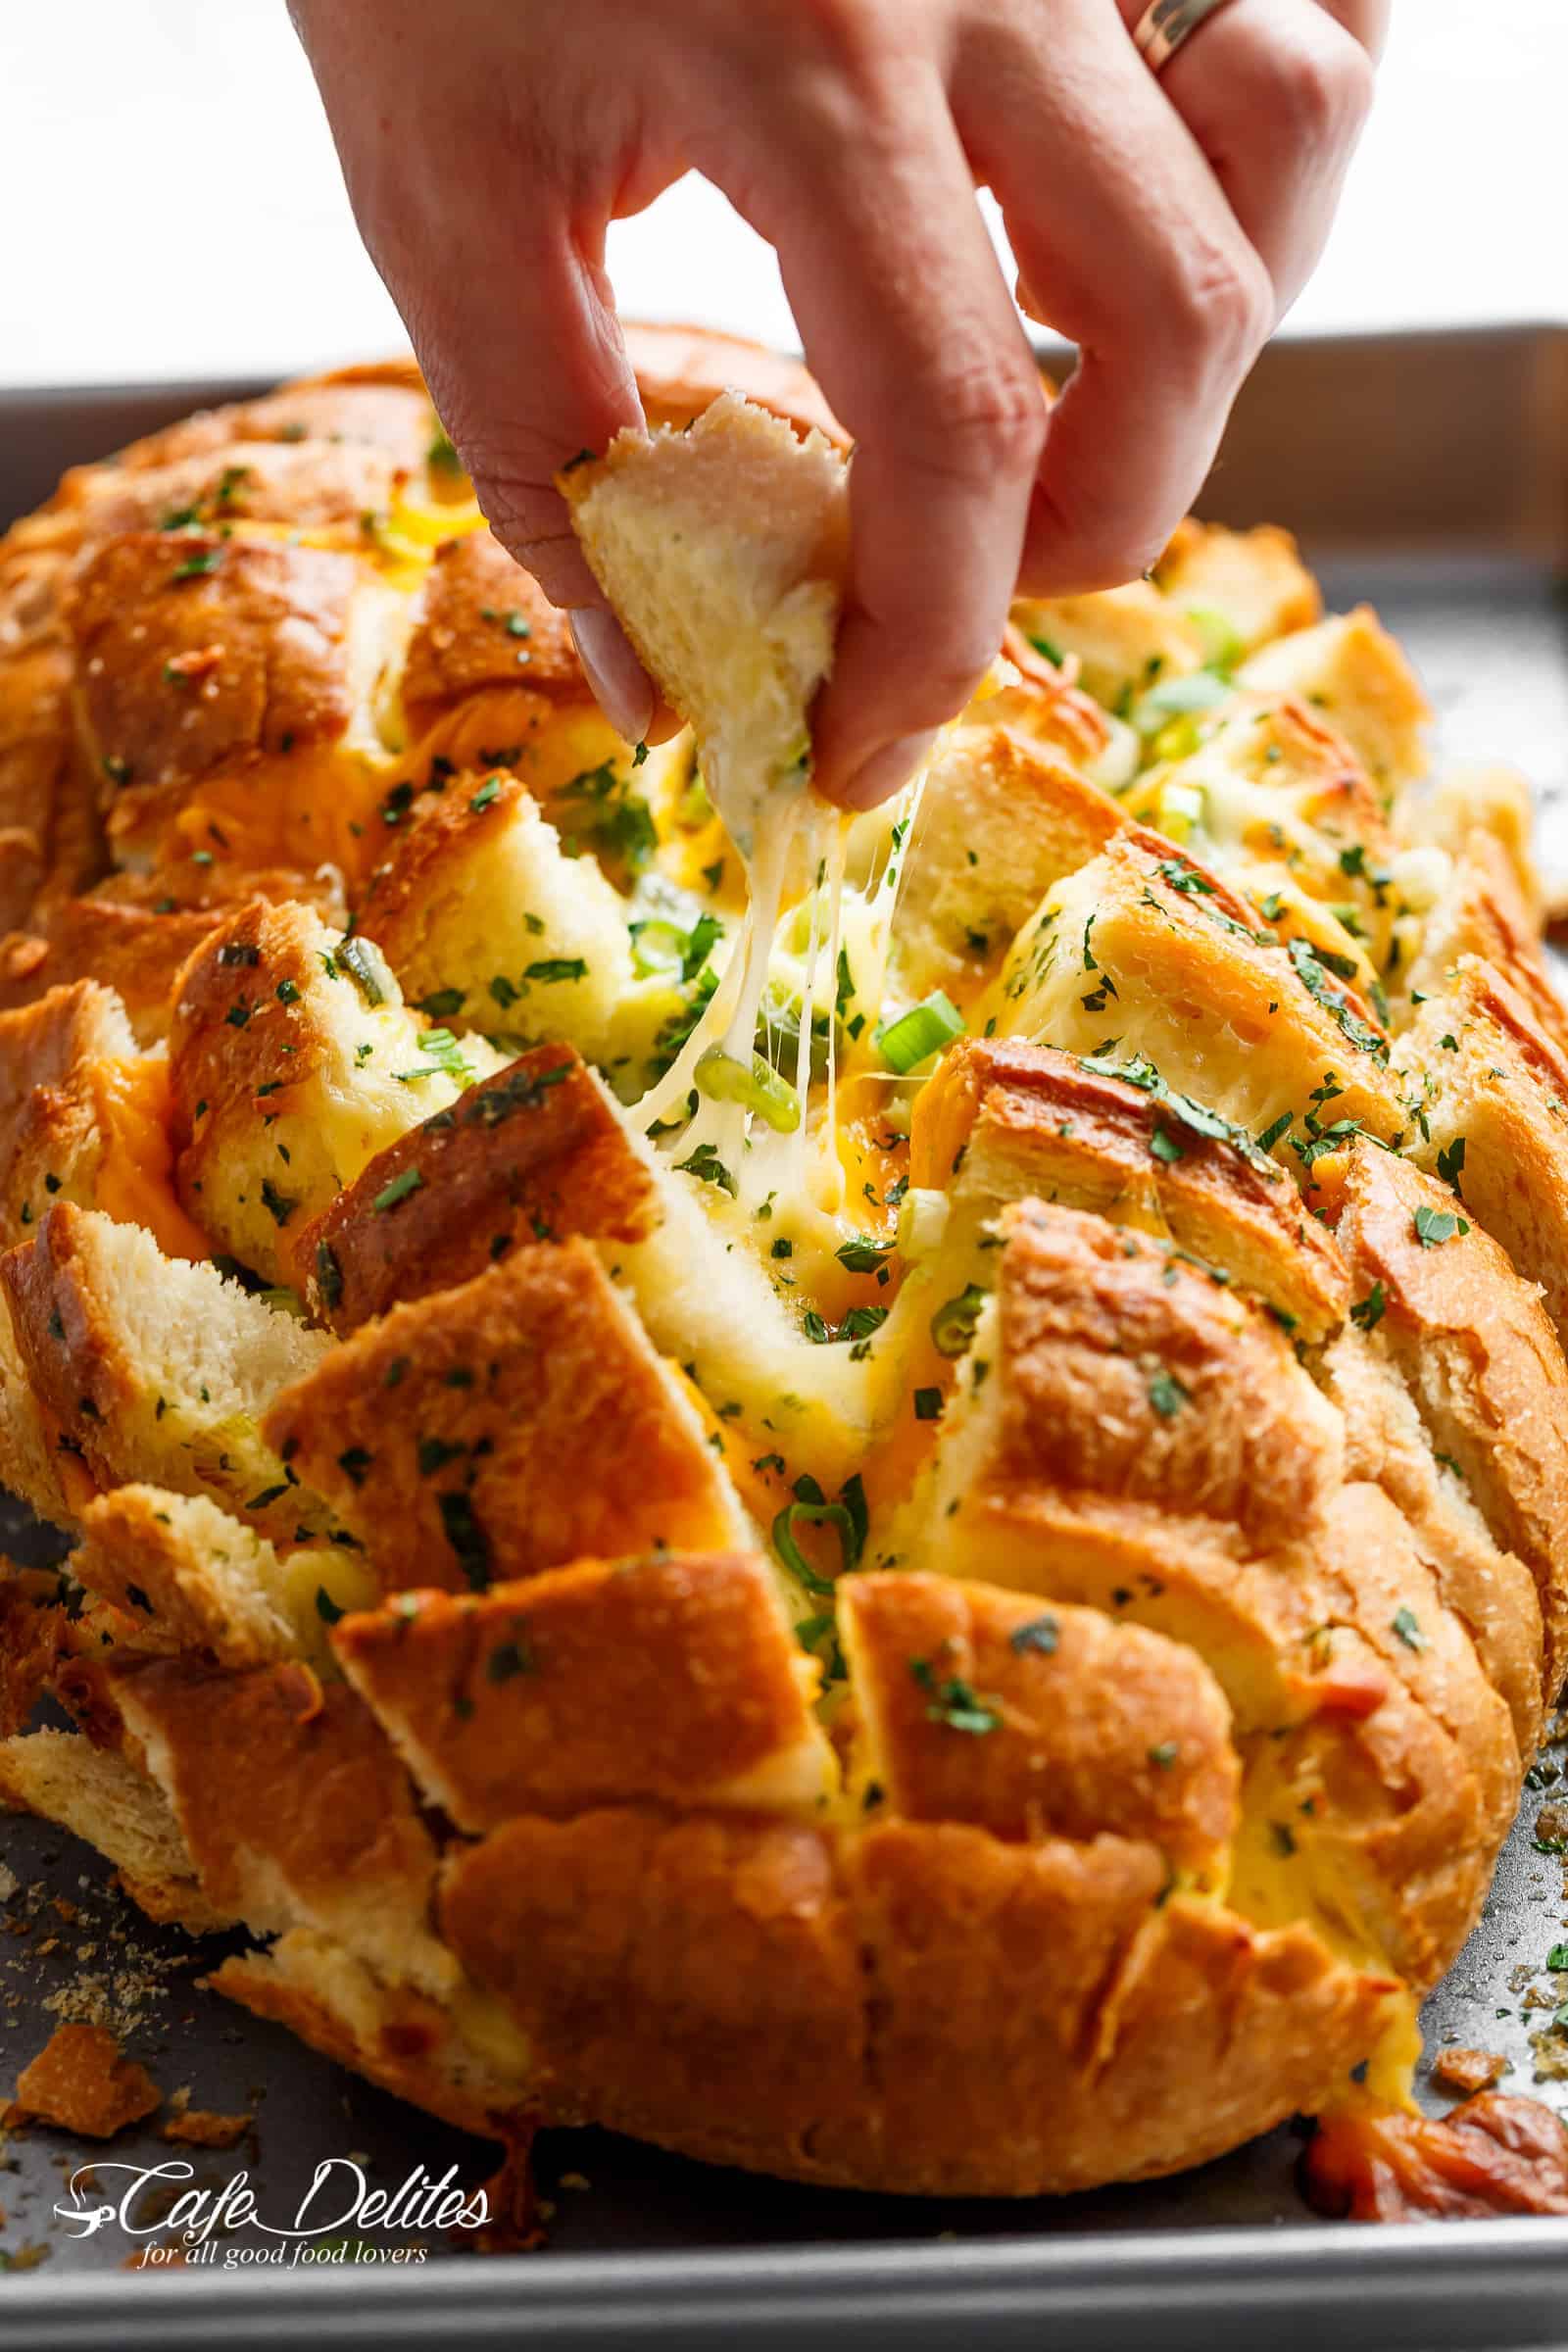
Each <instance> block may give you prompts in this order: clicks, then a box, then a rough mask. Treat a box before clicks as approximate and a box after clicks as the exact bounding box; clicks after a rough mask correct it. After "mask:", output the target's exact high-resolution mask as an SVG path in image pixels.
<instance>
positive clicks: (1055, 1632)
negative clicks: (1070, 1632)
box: [1007, 1611, 1061, 1658]
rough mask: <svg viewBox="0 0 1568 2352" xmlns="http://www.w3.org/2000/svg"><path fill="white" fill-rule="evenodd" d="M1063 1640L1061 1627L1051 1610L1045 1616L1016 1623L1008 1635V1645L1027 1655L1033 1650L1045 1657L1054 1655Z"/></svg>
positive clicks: (1019, 1654) (1020, 1655)
mask: <svg viewBox="0 0 1568 2352" xmlns="http://www.w3.org/2000/svg"><path fill="white" fill-rule="evenodd" d="M1060 1640H1061V1628H1060V1626H1059V1625H1058V1624H1057V1622H1056V1620H1055V1618H1054V1617H1053V1616H1052V1615H1051V1614H1050V1612H1049V1611H1047V1613H1046V1614H1045V1615H1044V1616H1043V1617H1030V1618H1028V1619H1027V1620H1026V1621H1025V1623H1024V1624H1022V1625H1015V1626H1014V1627H1013V1629H1012V1631H1011V1633H1010V1634H1009V1635H1008V1636H1007V1647H1008V1648H1009V1649H1011V1650H1015V1651H1016V1652H1017V1654H1018V1656H1019V1657H1020V1658H1021V1657H1025V1656H1027V1655H1028V1654H1029V1652H1030V1651H1031V1650H1033V1651H1035V1652H1036V1653H1037V1654H1038V1655H1039V1656H1041V1657H1043V1658H1050V1657H1054V1655H1055V1652H1056V1647H1057V1644H1058V1642H1060Z"/></svg>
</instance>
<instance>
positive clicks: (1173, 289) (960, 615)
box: [290, 0, 1387, 808]
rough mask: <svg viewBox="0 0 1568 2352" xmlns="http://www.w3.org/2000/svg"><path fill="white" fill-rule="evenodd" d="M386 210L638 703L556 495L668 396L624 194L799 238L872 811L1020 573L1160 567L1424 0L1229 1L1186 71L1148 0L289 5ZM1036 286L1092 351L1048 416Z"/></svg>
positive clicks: (445, 358)
mask: <svg viewBox="0 0 1568 2352" xmlns="http://www.w3.org/2000/svg"><path fill="white" fill-rule="evenodd" d="M290 5H291V12H292V14H293V17H294V20H295V23H296V25H297V26H298V28H299V31H300V35H301V38H302V39H303V41H304V43H305V46H306V50H307V52H308V54H309V56H310V59H311V63H312V66H313V69H314V71H315V73H316V76H317V80H318V83H319V87H320V91H321V96H322V99H323V102H324V104H325V107H326V112H327V117H328V120H329V122H330V123H331V126H332V131H333V135H334V137H335V139H336V141H337V146H338V152H339V155H340V156H341V158H342V163H343V170H344V175H345V177H346V179H347V182H348V187H349V193H350V197H351V200H352V202H353V205H354V209H355V213H356V216H357V218H358V221H359V224H360V228H361V231H362V233H363V234H364V236H365V240H366V243H367V245H368V248H369V251H370V254H371V256H372V258H373V260H374V261H375V264H376V267H377V268H378V269H379V270H380V271H381V274H382V276H383V277H384V278H385V280H386V283H387V285H388V287H389V288H390V289H391V292H392V295H393V297H394V299H395V301H396V302H397V304H398V307H399V309H400V310H401V312H402V314H403V317H404V319H405V320H406V322H407V324H408V328H409V332H410V335H411V337H412V339H413V341H414V345H415V348H416V350H417V353H418V356H419V359H420V362H421V364H422V366H423V368H424V370H425V374H426V377H427V380H428V382H429V385H430V389H431V393H432V396H433V398H434V400H435V403H436V406H437V408H438V409H439V411H440V413H441V417H442V419H443V421H444V423H445V425H446V428H447V430H448V432H449V433H450V434H451V436H452V438H453V440H454V441H455V442H456V443H457V446H458V448H459V450H460V451H461V452H462V455H463V457H464V461H465V463H466V466H467V467H468V470H469V472H470V473H471V474H472V476H473V481H474V486H475V489H476V492H477V494H478V497H479V500H480V504H481V505H482V507H483V509H484V512H485V514H486V515H487V516H488V518H489V520H490V522H491V524H492V526H493V527H494V529H495V531H496V533H497V535H498V536H499V537H500V538H501V539H502V540H503V541H504V542H505V544H506V545H507V547H508V548H510V550H511V551H512V553H513V554H514V556H515V557H516V558H517V560H518V561H519V562H520V563H522V564H526V565H527V567H528V568H529V570H531V571H532V572H534V573H535V575H536V576H537V578H538V579H539V581H540V583H541V585H542V586H543V588H544V589H545V592H546V594H547V595H548V596H550V597H551V599H552V600H553V601H554V602H555V603H556V604H558V605H562V606H565V607H568V608H571V609H572V611H573V627H574V631H575V633H576V635H577V640H578V646H579V651H580V652H581V653H582V656H583V660H584V666H585V668H586V669H587V671H588V674H589V677H590V680H591V682H592V683H593V685H594V687H595V690H596V692H597V693H598V694H599V696H600V699H601V701H602V702H603V703H604V705H605V708H606V710H607V711H608V712H609V714H610V716H611V718H612V719H613V721H614V723H615V724H616V725H617V726H618V727H619V728H620V729H621V731H622V732H623V733H624V734H626V735H627V737H628V739H632V740H635V739H636V738H637V737H639V736H641V735H643V734H644V733H646V732H647V730H648V728H649V726H650V724H651V722H652V721H653V718H654V711H655V704H654V697H653V694H652V691H651V689H650V687H649V684H648V681H647V679H646V678H645V677H644V676H643V673H642V671H641V668H640V667H639V665H638V663H637V662H636V660H635V658H634V657H633V655H632V653H631V650H630V648H629V647H628V646H627V644H626V642H625V640H624V638H623V637H622V636H621V634H620V631H619V629H618V627H617V626H616V625H615V623H614V621H613V616H612V615H611V614H610V613H608V612H607V611H606V610H605V607H604V598H603V596H602V595H601V593H600V591H599V588H598V586H597V584H596V583H595V581H594V579H593V577H592V575H591V573H590V572H589V570H588V568H587V565H586V564H585V563H584V561H583V558H582V555H581V552H580V550H579V549H578V547H577V544H576V541H575V539H574V538H573V536H572V533H571V529H570V524H569V521H568V519H567V515H566V512H565V509H564V504H563V502H562V500H561V498H560V497H559V495H558V493H557V492H556V490H555V488H554V476H555V473H556V472H557V470H558V468H559V467H560V466H562V465H563V464H564V462H565V461H566V460H567V459H569V458H570V457H572V456H573V455H574V454H575V453H576V452H577V451H578V450H579V449H584V448H588V449H594V450H602V449H603V448H604V447H605V445H606V443H607V442H608V441H609V440H610V439H611V437H612V435H613V433H614V432H615V431H616V430H617V429H618V428H619V427H620V426H622V425H626V424H633V425H635V424H637V423H639V422H640V421H641V416H642V412H641V408H640V406H639V402H638V397H637V389H636V385H635V382H634V380H633V377H632V373H631V369H630V367H629V365H628V363H627V359H626V354H625V351H624V348H623V346H622V342H621V337H620V333H619V329H618V327H617V324H616V321H615V316H614V307H613V295H612V292H611V287H610V283H609V279H608V277H607V275H606V272H605V268H604V254H605V237H606V231H607V228H608V226H609V223H610V221H612V220H614V219H617V218H622V217H624V216H626V215H628V214H632V213H636V212H639V211H641V210H642V209H643V208H644V207H645V206H646V205H648V204H649V203H651V202H652V200H653V199H654V197H655V196H657V195H658V194H659V193H660V192H661V191H662V189H663V188H665V187H667V186H668V185H669V184H670V183H671V182H672V181H674V180H676V179H678V178H679V177H681V175H682V174H683V173H684V172H687V171H689V170H693V169H695V170H697V171H700V172H703V173H705V174H706V176H707V177H708V178H709V179H711V180H712V181H713V182H714V183H715V184H716V185H717V186H718V187H720V188H721V189H723V191H724V192H725V193H726V194H727V195H728V196H729V197H730V199H731V201H732V202H733V203H734V204H735V205H736V207H737V209H738V210H739V211H740V212H741V213H742V215H743V216H744V217H745V218H746V219H747V220H748V221H750V222H751V223H752V225H753V226H754V227H755V228H757V229H758V230H760V233H761V234H762V235H763V236H765V237H767V238H768V239H769V240H770V241H771V243H772V244H773V245H774V246H775V248H776V249H777V252H778V257H779V263H780V267H781V270H782V272H783V277H784V284H785V289H786V291H787V293H788V295H789V297H790V300H791V303H792V305H793V307H794V311H795V316H796V319H797V320H798V322H799V325H800V329H801V335H802V339H803V342H804V345H805V349H806V354H807V358H808V360H809V362H810V364H811V366H812V368H813V369H814V370H815V372H816V374H817V376H818V378H819V380H820V382H821V384H822V386H823V389H824V390H825V392H826V394H827V396H828V398H829V400H830V401H831V402H832V404H833V407H834V409H835V410H836V411H837V413H838V415H839V416H840V417H841V418H842V419H843V421H844V423H845V425H846V427H847V428H848V429H849V431H850V432H851V433H852V434H853V435H854V437H855V442H856V454H855V463H854V466H853V470H852V475H851V512H852V532H851V577H850V580H849V584H848V590H847V594H846V599H845V611H844V617H843V622H842V626H841V629H840V635H839V642H838V650H837V655H836V660H835V665H834V672H833V676H832V678H831V680H830V681H829V683H828V685H827V686H826V687H825V688H824V690H823V693H822V695H821V697H820V699H819V702H818V704H817V708H816V711H815V714H814V724H813V734H814V746H815V775H816V780H817V782H818V784H819V785H820V786H821V787H822V789H823V790H825V791H826V792H828V793H829V794H831V795H832V796H833V797H834V798H836V799H838V800H840V801H842V802H844V803H845V804H846V805H847V806H852V807H859V808H865V807H871V806H873V805H874V804H875V803H876V802H878V801H880V800H883V799H885V798H886V797H887V795H888V794H889V793H891V792H893V791H895V790H897V788H898V787H899V785H900V784H902V783H903V782H904V781H905V780H906V778H907V776H908V774H909V773H910V771H911V769H912V767H913V766H914V765H915V763H916V761H917V760H918V758H919V756H920V754H921V753H922V751H923V749H924V747H925V743H926V741H927V740H928V739H929V736H930V733H931V731H932V730H934V729H935V728H936V727H937V726H939V725H940V724H942V722H943V721H944V720H946V719H947V718H949V717H951V716H952V715H953V713H954V712H955V711H956V710H958V709H959V708H960V707H961V705H962V704H963V703H964V702H965V701H966V700H967V698H968V696H969V694H970V693H971V692H972V690H973V688H974V686H975V684H976V682H977V681H978V679H979V678H980V676H981V675H982V674H983V672H984V670H985V668H986V666H987V664H988V663H989V662H990V661H991V659H992V657H993V655H994V654H995V652H996V649H997V646H998V644H999V643H1000V641H1001V637H1002V630H1003V625H1004V622H1005V616H1006V612H1007V607H1008V604H1009V602H1010V600H1011V598H1012V596H1013V594H1014V592H1015V591H1018V590H1021V591H1022V592H1024V593H1026V594H1031V595H1036V596H1049V595H1054V594H1060V593H1065V592H1068V591H1079V590H1084V589H1090V588H1097V587H1104V586H1108V585H1111V584H1113V583H1114V582H1116V581H1118V580H1124V579H1128V578H1131V577H1133V576H1135V575H1136V574H1137V573H1138V572H1140V571H1142V570H1143V569H1145V568H1146V567H1147V565H1148V564H1151V563H1152V561H1153V559H1154V557H1155V556H1156V555H1157V554H1158V553H1159V551H1160V549H1161V548H1162V546H1163V545H1164V543H1165V541H1166V539H1167V537H1168V536H1169V534H1170V531H1171V529H1172V528H1173V526H1174V525H1175V523H1176V522H1177V521H1178V519H1179V518H1180V516H1181V515H1182V514H1183V513H1184V512H1185V510H1186V508H1187V507H1188V505H1189V504H1190V502H1191V500H1192V498H1193V497H1194V495H1195V494H1196V492H1197V490H1198V488H1199V486H1200V485H1201V481H1202V478H1203V476H1204V474H1205V472H1206V471H1207V469H1208V466H1209V463H1210V460H1211V459H1212V456H1213V453H1214V449H1215V446H1216V444H1217V442H1218V439H1219V436H1220V432H1221V430H1222V429H1223V426H1224V422H1225V418H1226V416H1227V414H1228V412H1229V409H1230V404H1231V401H1232V399H1233V398H1234V396H1235V393H1236V390H1237V388H1238V386H1239V385H1240V383H1241V381H1242V379H1243V377H1244V376H1245V374H1246V373H1247V370H1248V368H1250V365H1251V363H1252V360H1253V359H1254V358H1255V356H1256V354H1257V352H1258V350H1259V348H1260V347H1261V345H1262V343H1263V342H1264V341H1265V339H1266V338H1267V336H1268V335H1269V333H1270V332H1271V331H1272V329H1273V327H1274V325H1275V323H1276V321H1277V320H1278V319H1279V318H1280V316H1281V315H1282V313H1283V312H1284V311H1285V309H1286V308H1287V307H1288V305H1289V304H1290V302H1291V301H1292V300H1293V299H1294V298H1295V296H1296V294H1297V292H1298V291H1299V288H1300V286H1301V284H1302V282H1303V280H1304V279H1305V277H1306V275H1307V273H1308V271H1309V270H1310V269H1311V267H1312V264H1313V263H1314V261H1315V260H1316V258H1317V254H1318V251H1319V249H1320V247H1321V245H1322V242H1323V238H1324V236H1325V234H1326V232H1327V227H1328V222H1329V219H1330V217H1331V214H1332V210H1333V206H1334V202H1335V199H1336V197H1337V195H1338V192H1339V186H1340V182H1341V179H1342V177H1343V175H1344V171H1345V167H1346V165H1347V163H1348V159H1349V155H1350V151H1351V149H1352V147H1353V145H1354V142H1355V138H1356V135H1357V133H1358V131H1359V129H1360V125H1361V123H1362V120H1363V119H1364V116H1365V113H1366V109H1367V106H1368V103H1369V99H1370V89H1371V63H1370V56H1369V50H1370V48H1371V47H1372V46H1374V45H1375V43H1376V41H1377V39H1378V38H1379V36H1380V34H1381V31H1382V27H1383V24H1384V21H1385V19H1386V15H1387V0H1228V5H1226V6H1225V7H1223V8H1221V9H1220V10H1219V11H1218V13H1217V14H1216V15H1214V16H1213V17H1212V18H1211V19H1210V20H1209V21H1208V22H1206V23H1205V24H1203V25H1201V27H1200V28H1199V30H1198V31H1197V32H1196V33H1195V34H1194V35H1193V36H1192V38H1191V39H1190V40H1189V41H1188V42H1187V44H1186V45H1185V46H1184V47H1183V48H1181V49H1180V50H1178V52H1177V54H1176V55H1175V57H1174V58H1172V60H1171V61H1170V63H1169V65H1168V66H1167V68H1166V69H1165V71H1164V73H1163V74H1162V75H1161V76H1160V77H1159V78H1157V79H1156V77H1155V75H1154V74H1153V73H1151V71H1150V70H1149V68H1148V66H1147V65H1146V64H1145V63H1144V61H1143V59H1142V58H1141V57H1140V56H1139V55H1138V53H1137V51H1136V50H1135V48H1134V46H1133V43H1132V41H1131V40H1130V39H1129V37H1128V29H1129V27H1130V26H1131V25H1133V24H1134V23H1136V21H1137V19H1138V18H1139V17H1140V16H1141V14H1142V11H1143V0H747V5H746V6H744V7H741V6H737V5H735V0H572V5H571V6H570V7H568V8H565V9H557V8H545V7H543V6H542V5H539V4H538V0H533V4H531V5H530V0H446V4H445V5H444V6H443V7H441V8H439V9H433V8H431V7H429V5H428V0H290ZM977 182H978V183H980V184H985V185H989V186H990V187H991V188H993V189H994V190H995V192H996V195H997V198H998V200H999V202H1000V204H1001V206H1002V209H1003V213H1004V215H1005V221H1006V225H1007V230H1008V234H1009V237H1010V239H1011V242H1012V247H1013V252H1014V254H1015V256H1016V258H1017V262H1018V269H1019V280H1020V285H1019V293H1020V300H1021V301H1023V303H1024V304H1025V307H1026V308H1027V309H1028V311H1029V312H1030V314H1031V316H1033V317H1034V318H1036V319H1041V320H1042V321H1044V322H1048V323H1049V324H1050V325H1051V326H1052V327H1053V328H1054V329H1055V330H1056V331H1057V332H1059V333H1060V334H1062V335H1064V336H1066V337H1067V338H1068V339H1069V340H1070V341H1072V342H1074V343H1076V344H1077V345H1078V346H1079V348H1080V353H1081V357H1080V361H1079V365H1078V368H1077V369H1076V371H1075V373H1074V375H1073V377H1072V379H1071V381H1070V382H1069V384H1068V386H1067V389H1066V391H1065V393H1064V394H1063V396H1062V398H1061V399H1060V401H1059V402H1058V403H1057V404H1056V406H1055V408H1054V411H1052V412H1051V414H1050V415H1049V417H1048V414H1047V410H1046V406H1045V402H1044V400H1043V397H1042V393H1041V387H1040V382H1039V377H1038V373H1037V371H1036V368H1035V364H1034V360H1033V357H1032V355H1031V352H1030V348H1029V344H1028V340H1027V337H1026V335H1025V333H1024V330H1023V327H1022V325H1021V323H1020V321H1019V319H1018V316H1017V313H1016V311H1015V310H1014V307H1013V304H1012V301H1011V299H1010V298H1009V295H1008V291H1007V288H1006V286H1005V282H1004V278H1003V274H1002V271H1001V270H1000V269H999V267H998V265H997V260H996V256H995V253H994V250H993V248H992V245H991V242H990V239H989V237H988V235H987V233H986V230H985V226H984V222H983V221H982V218H981V215H980V212H979V209H978V207H977V205H976V203H975V196H974V190H975V185H976V183H977Z"/></svg>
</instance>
